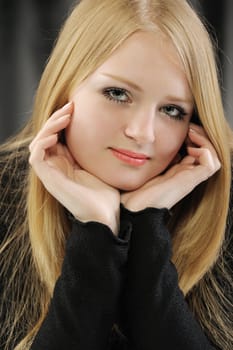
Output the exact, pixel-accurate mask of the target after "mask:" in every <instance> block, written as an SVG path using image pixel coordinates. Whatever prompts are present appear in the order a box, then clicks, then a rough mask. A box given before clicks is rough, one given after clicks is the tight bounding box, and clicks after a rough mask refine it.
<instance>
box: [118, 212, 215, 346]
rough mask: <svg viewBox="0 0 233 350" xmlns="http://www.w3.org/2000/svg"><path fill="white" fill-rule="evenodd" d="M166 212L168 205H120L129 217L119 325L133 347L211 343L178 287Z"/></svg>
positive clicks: (123, 216) (208, 344)
mask: <svg viewBox="0 0 233 350" xmlns="http://www.w3.org/2000/svg"><path fill="white" fill-rule="evenodd" d="M167 215H170V214H169V211H168V210H167V209H154V208H147V209H145V210H142V211H139V212H130V211H128V210H127V209H125V208H124V207H123V206H122V208H121V217H122V218H124V219H125V220H128V221H130V222H131V223H132V232H131V240H130V247H129V255H128V267H127V282H126V286H125V292H124V305H123V308H122V310H123V311H122V316H121V317H122V330H123V332H124V333H125V335H126V336H127V337H128V339H129V342H130V343H131V348H132V349H134V350H139V349H140V350H142V349H143V350H152V349H153V350H154V349H157V350H168V349H169V350H170V349H172V350H176V349H177V350H207V349H208V350H209V349H214V348H213V347H212V346H211V345H210V343H209V341H208V339H207V337H206V336H205V334H204V332H203V331H202V329H201V327H200V326H199V324H198V323H197V321H196V320H195V319H194V317H193V314H192V313H191V311H190V310H189V308H188V305H187V303H186V301H185V298H184V295H183V293H182V292H181V290H180V289H179V286H178V276H177V271H176V268H175V266H174V265H173V263H172V262H171V260H170V258H171V241H170V235H169V232H168V230H167V229H166V227H165V224H164V222H165V219H166V216H167Z"/></svg>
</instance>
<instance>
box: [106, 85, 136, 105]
mask: <svg viewBox="0 0 233 350" xmlns="http://www.w3.org/2000/svg"><path fill="white" fill-rule="evenodd" d="M112 92H115V93H116V92H118V93H121V94H124V95H125V96H126V97H127V100H126V101H121V100H118V99H117V98H116V97H113V96H112V95H111V93H112ZM128 94H129V92H128V91H127V90H125V89H122V88H117V87H109V88H106V89H104V90H103V95H104V96H105V97H106V98H107V99H108V100H110V101H113V102H116V103H120V104H124V103H130V102H131V100H130V98H129V96H128ZM118 97H119V96H118Z"/></svg>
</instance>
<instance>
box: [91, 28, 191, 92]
mask: <svg viewBox="0 0 233 350" xmlns="http://www.w3.org/2000/svg"><path fill="white" fill-rule="evenodd" d="M105 73H110V74H113V75H120V76H123V77H124V78H126V79H129V80H133V81H134V82H136V83H140V85H142V86H144V85H145V86H147V87H151V88H155V86H157V85H158V84H160V87H162V86H163V85H166V86H168V85H170V86H171V87H173V88H174V89H178V88H179V89H183V90H184V94H191V92H190V89H189V86H188V82H187V79H186V75H185V72H184V69H183V65H182V62H181V60H180V57H179V55H178V53H177V50H176V48H175V46H174V45H173V43H172V42H171V40H170V39H169V38H168V37H166V36H165V35H164V34H163V33H161V32H158V33H152V32H137V33H134V34H132V35H131V36H130V37H129V38H127V39H126V40H125V41H124V43H123V44H122V45H121V46H120V47H119V48H117V49H116V50H115V51H114V52H113V53H112V55H111V56H110V57H109V58H108V59H107V60H106V61H105V62H104V63H103V64H102V65H101V66H100V67H99V68H98V69H97V70H96V71H95V72H94V74H93V76H94V77H96V76H99V75H101V74H105Z"/></svg>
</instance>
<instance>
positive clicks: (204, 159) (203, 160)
mask: <svg viewBox="0 0 233 350" xmlns="http://www.w3.org/2000/svg"><path fill="white" fill-rule="evenodd" d="M188 152H189V154H190V155H191V156H193V157H194V158H195V159H196V162H197V163H198V164H200V165H203V166H205V167H206V168H207V169H208V170H209V173H210V175H212V174H214V173H215V172H216V171H217V170H219V169H220V167H221V163H220V161H219V159H218V157H217V155H216V153H214V154H213V153H211V151H210V150H209V149H208V148H195V147H188Z"/></svg>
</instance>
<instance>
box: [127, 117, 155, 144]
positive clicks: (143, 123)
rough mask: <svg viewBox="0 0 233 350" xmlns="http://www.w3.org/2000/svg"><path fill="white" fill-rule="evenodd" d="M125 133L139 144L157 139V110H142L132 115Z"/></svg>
mask: <svg viewBox="0 0 233 350" xmlns="http://www.w3.org/2000/svg"><path fill="white" fill-rule="evenodd" d="M124 132H125V135H126V136H127V137H129V138H131V139H133V140H134V141H136V142H137V143H138V144H146V143H153V142H154V141H155V112H154V110H153V111H149V112H146V111H141V112H140V113H136V114H134V115H133V116H132V118H131V119H130V120H128V122H127V125H126V126H125V130H124Z"/></svg>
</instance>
